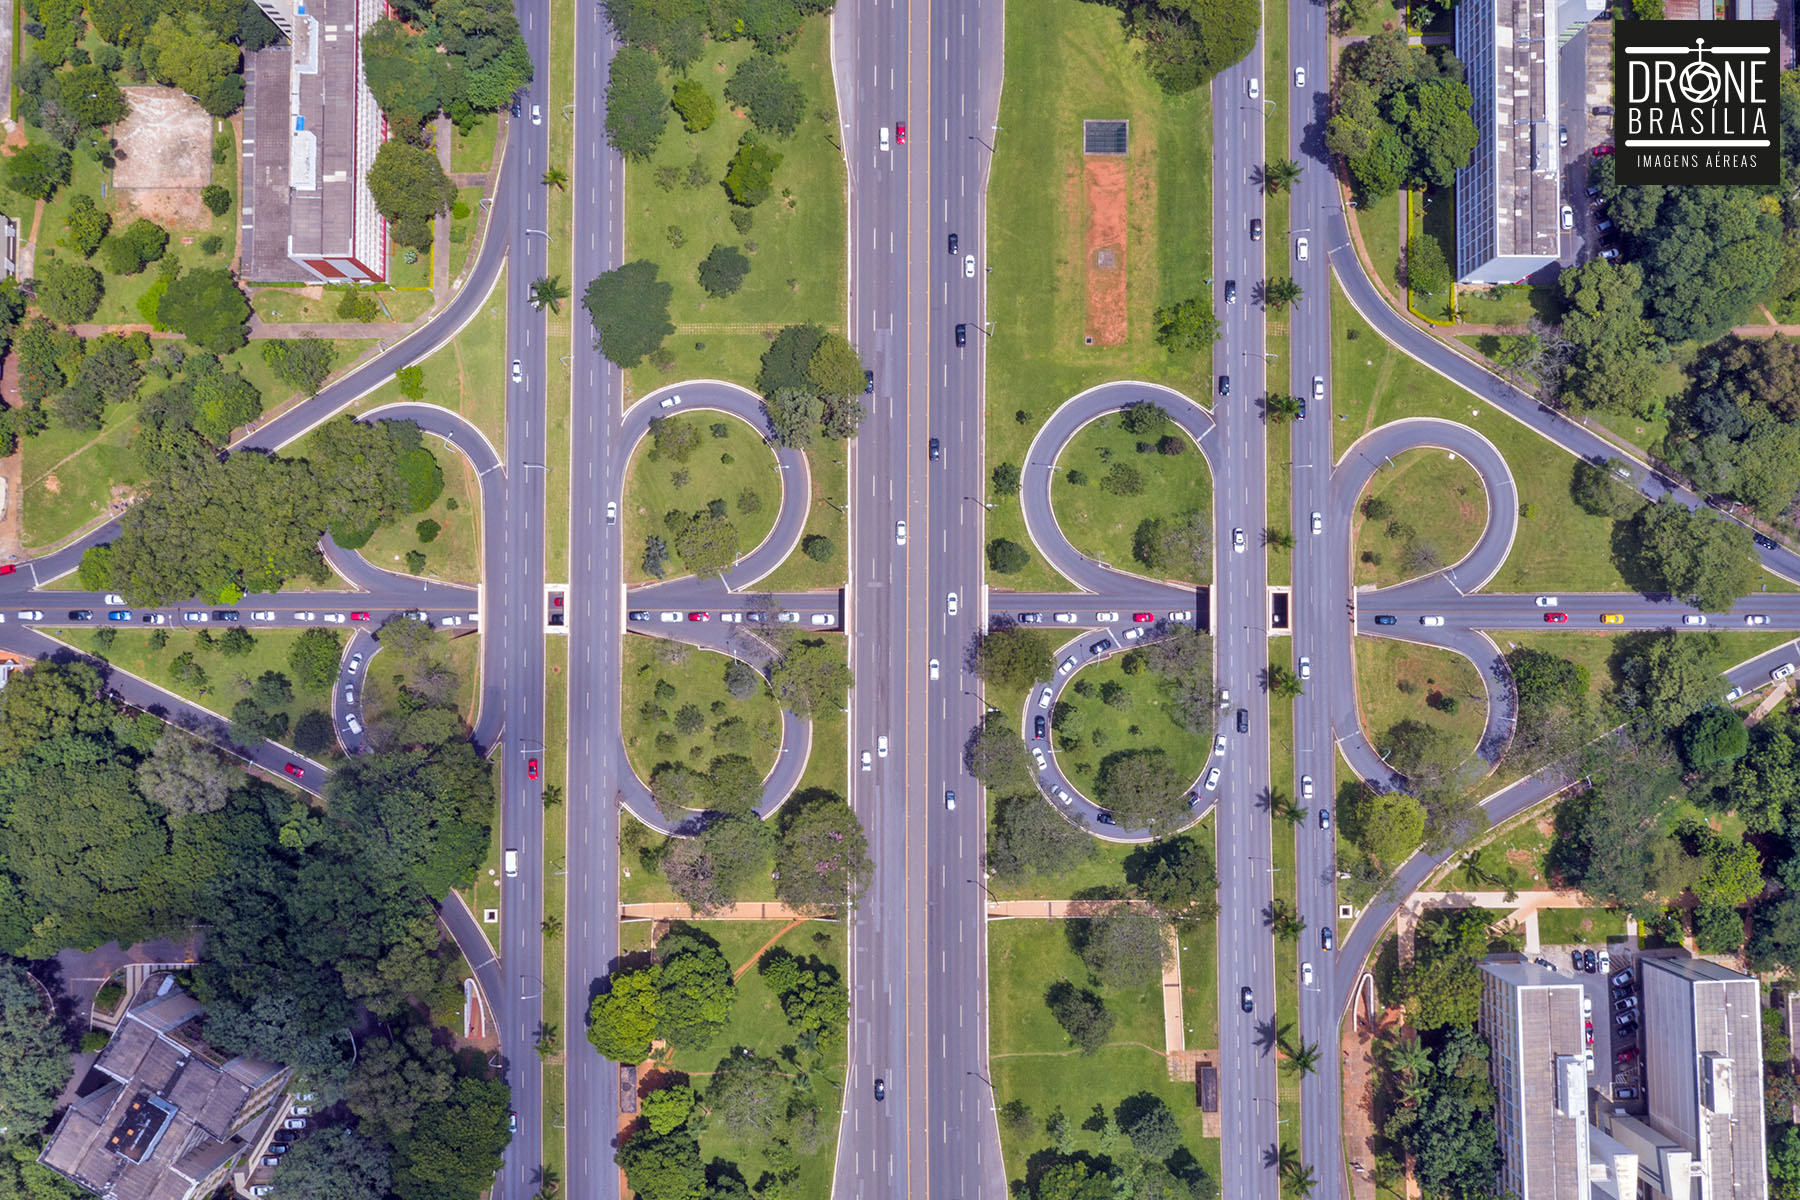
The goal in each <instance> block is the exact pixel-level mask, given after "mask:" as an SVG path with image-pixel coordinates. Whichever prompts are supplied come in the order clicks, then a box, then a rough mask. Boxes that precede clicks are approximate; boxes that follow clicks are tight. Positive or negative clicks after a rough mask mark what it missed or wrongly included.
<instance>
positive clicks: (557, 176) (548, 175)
mask: <svg viewBox="0 0 1800 1200" xmlns="http://www.w3.org/2000/svg"><path fill="white" fill-rule="evenodd" d="M543 182H544V186H545V187H553V188H555V189H556V190H557V191H559V192H560V191H562V190H564V189H565V188H567V187H568V186H569V173H568V172H567V171H565V170H563V169H562V168H561V167H551V168H550V169H549V170H548V171H545V172H544V181H543Z"/></svg>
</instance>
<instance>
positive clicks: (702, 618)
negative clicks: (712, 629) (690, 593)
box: [688, 612, 712, 621]
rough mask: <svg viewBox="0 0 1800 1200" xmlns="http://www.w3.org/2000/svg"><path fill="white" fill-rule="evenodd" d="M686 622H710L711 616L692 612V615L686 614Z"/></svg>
mask: <svg viewBox="0 0 1800 1200" xmlns="http://www.w3.org/2000/svg"><path fill="white" fill-rule="evenodd" d="M688 620H690V621H710V620H712V614H711V613H703V612H692V613H689V614H688Z"/></svg>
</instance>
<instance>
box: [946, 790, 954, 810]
mask: <svg viewBox="0 0 1800 1200" xmlns="http://www.w3.org/2000/svg"><path fill="white" fill-rule="evenodd" d="M944 807H945V808H947V809H949V810H950V811H951V812H955V811H956V793H955V792H945V793H944Z"/></svg>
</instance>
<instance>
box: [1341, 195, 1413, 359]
mask: <svg viewBox="0 0 1800 1200" xmlns="http://www.w3.org/2000/svg"><path fill="white" fill-rule="evenodd" d="M1404 203H1405V199H1404V197H1402V196H1401V195H1400V193H1398V192H1395V193H1394V194H1393V195H1391V196H1383V197H1382V198H1381V199H1379V200H1359V201H1357V205H1358V207H1357V210H1356V228H1357V231H1358V232H1359V233H1361V234H1362V241H1363V245H1364V247H1366V248H1367V249H1368V251H1369V259H1370V261H1371V263H1372V264H1373V267H1374V275H1375V278H1376V280H1377V281H1378V282H1380V283H1383V284H1386V285H1387V289H1388V291H1389V292H1390V293H1391V294H1392V295H1393V296H1394V297H1396V298H1398V299H1399V300H1401V302H1402V303H1404V302H1405V297H1404V295H1403V294H1402V291H1401V289H1402V288H1404V287H1405V286H1406V277H1405V276H1404V275H1402V274H1401V271H1400V251H1401V248H1402V247H1401V245H1400V225H1401V222H1402V221H1403V220H1404V219H1405V218H1404V217H1403V216H1402V208H1401V206H1402V205H1403V204H1404ZM1332 287H1333V290H1334V291H1335V290H1336V287H1337V285H1336V283H1335V282H1334V283H1333V284H1332ZM1333 315H1334V317H1335V314H1333ZM1332 324H1333V325H1334V326H1335V325H1336V324H1337V322H1336V320H1333V322H1332ZM1334 394H1335V393H1334Z"/></svg>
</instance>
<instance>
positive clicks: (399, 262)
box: [388, 217, 449, 292]
mask: <svg viewBox="0 0 1800 1200" xmlns="http://www.w3.org/2000/svg"><path fill="white" fill-rule="evenodd" d="M437 219H438V220H440V221H442V220H448V219H449V218H447V217H439V218H437ZM408 254H411V255H412V256H413V261H411V262H407V261H406V256H407V255H408ZM431 255H432V251H431V250H429V249H426V250H415V249H414V248H413V247H411V246H402V245H401V244H400V243H399V242H396V241H394V240H393V239H392V238H389V239H388V283H389V284H390V285H392V286H393V287H397V288H417V289H422V290H424V291H427V292H429V291H430V290H431Z"/></svg>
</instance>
